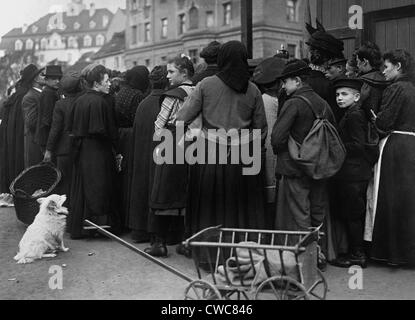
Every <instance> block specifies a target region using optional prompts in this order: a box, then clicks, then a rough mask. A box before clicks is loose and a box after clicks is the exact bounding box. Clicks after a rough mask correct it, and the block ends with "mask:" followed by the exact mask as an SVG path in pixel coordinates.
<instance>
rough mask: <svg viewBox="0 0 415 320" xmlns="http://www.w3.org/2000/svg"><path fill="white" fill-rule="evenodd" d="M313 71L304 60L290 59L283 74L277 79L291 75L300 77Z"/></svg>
mask: <svg viewBox="0 0 415 320" xmlns="http://www.w3.org/2000/svg"><path fill="white" fill-rule="evenodd" d="M310 72H311V68H310V67H309V66H308V64H307V63H305V62H304V61H302V60H296V61H290V62H288V63H287V64H286V66H285V68H284V70H283V71H282V73H281V75H280V76H278V77H277V79H280V80H283V79H287V78H291V77H298V76H303V75H308V74H310Z"/></svg>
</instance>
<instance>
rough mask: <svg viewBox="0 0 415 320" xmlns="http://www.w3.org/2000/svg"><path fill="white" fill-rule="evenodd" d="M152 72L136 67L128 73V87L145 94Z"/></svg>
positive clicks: (126, 76) (126, 77)
mask: <svg viewBox="0 0 415 320" xmlns="http://www.w3.org/2000/svg"><path fill="white" fill-rule="evenodd" d="M149 74H150V72H149V71H148V69H147V68H146V67H145V66H136V67H134V68H132V69H130V70H128V71H127V72H126V75H125V80H127V83H128V85H129V86H130V87H131V88H133V89H138V90H140V91H141V92H142V93H145V92H146V91H147V89H148V86H149V84H150V82H149V78H148V76H149Z"/></svg>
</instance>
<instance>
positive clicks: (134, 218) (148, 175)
mask: <svg viewBox="0 0 415 320" xmlns="http://www.w3.org/2000/svg"><path fill="white" fill-rule="evenodd" d="M149 78H150V82H151V85H152V91H151V93H150V95H149V96H148V97H147V98H145V99H144V100H143V101H142V102H141V103H140V105H139V106H138V108H137V112H136V115H135V119H134V126H133V136H132V140H133V144H132V148H131V158H130V159H131V161H130V166H129V168H128V172H129V173H130V181H129V186H130V192H129V195H130V197H129V204H128V215H127V227H128V228H129V229H131V230H132V231H133V233H132V239H133V240H134V241H135V242H138V243H140V242H147V241H148V240H149V235H148V232H147V230H148V228H147V221H148V215H149V213H150V208H149V199H150V191H151V186H152V183H153V177H154V166H155V163H154V161H153V151H154V147H155V143H154V142H153V135H154V122H155V121H156V119H157V116H158V114H159V113H160V99H161V96H162V94H163V93H164V92H165V90H166V89H167V87H168V83H169V82H168V80H167V68H166V66H156V67H155V68H154V69H153V70H152V71H151V73H150V77H149Z"/></svg>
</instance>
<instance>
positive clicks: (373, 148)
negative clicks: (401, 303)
mask: <svg viewBox="0 0 415 320" xmlns="http://www.w3.org/2000/svg"><path fill="white" fill-rule="evenodd" d="M308 30H309V32H310V40H309V41H308V42H307V44H308V46H309V49H310V50H309V51H310V54H309V59H303V60H298V59H293V60H289V59H288V58H287V57H286V56H285V55H284V54H281V53H279V54H276V56H274V57H271V58H268V59H264V60H263V61H262V62H261V63H260V64H259V65H258V66H256V69H255V70H252V68H250V66H249V64H248V52H247V50H246V48H245V46H244V45H243V44H242V43H241V42H239V41H230V42H227V43H224V44H221V43H219V42H216V41H215V42H212V43H210V44H209V45H208V46H207V47H206V48H205V49H204V50H203V51H202V52H201V57H202V58H203V59H204V60H205V62H206V64H205V65H204V68H196V66H194V65H193V63H192V61H191V60H190V58H189V57H187V56H185V55H178V56H177V57H175V58H172V59H171V60H169V61H168V63H167V65H159V66H156V67H154V68H153V69H152V70H151V72H149V71H148V69H147V68H146V67H144V66H136V67H133V68H132V69H130V70H128V71H127V72H125V73H124V74H121V75H120V74H119V73H115V72H112V71H110V70H108V69H106V68H105V67H104V66H102V65H98V64H91V65H89V66H88V67H86V68H85V69H84V70H82V72H79V73H77V72H69V73H65V74H63V73H62V70H61V68H60V67H59V66H47V67H46V68H45V69H42V70H40V69H38V68H37V67H36V66H34V65H29V66H27V67H26V68H25V69H24V70H23V71H22V73H21V79H20V81H19V82H18V83H17V84H16V87H15V92H14V93H12V94H11V95H10V97H9V98H8V100H7V101H6V102H5V104H4V106H3V108H2V114H1V119H2V122H1V125H0V192H8V190H9V185H10V184H11V182H12V181H13V179H15V177H16V176H18V175H19V173H21V171H22V170H24V169H25V168H29V167H31V166H33V165H37V164H39V163H40V162H42V161H44V162H52V163H54V164H55V165H56V166H57V168H58V169H59V170H60V171H61V173H62V180H61V182H60V184H59V185H58V187H57V189H56V190H55V191H54V192H55V193H60V194H66V195H67V196H68V207H69V210H70V216H69V225H68V232H69V233H70V236H71V238H72V239H81V238H84V237H86V236H90V232H89V231H87V230H85V228H84V220H85V219H89V220H91V221H93V222H95V223H97V224H99V225H101V226H109V227H111V230H112V232H114V233H116V234H120V233H123V232H126V231H131V237H132V240H134V241H135V242H137V243H150V246H149V247H148V248H147V249H146V252H147V253H148V254H151V255H153V256H157V257H166V256H167V255H168V249H167V247H168V246H169V245H177V252H178V253H179V254H183V255H187V256H188V255H189V254H190V252H189V251H188V249H186V248H185V247H184V246H182V245H181V242H182V241H183V240H184V239H185V238H187V237H190V236H191V235H193V234H195V233H197V232H199V231H201V230H202V229H205V228H208V227H212V226H217V225H222V226H225V227H231V228H244V229H274V230H275V229H276V230H291V231H304V230H309V228H312V227H319V226H321V225H323V226H324V229H325V234H326V236H325V241H324V243H322V254H321V255H320V267H321V268H324V261H325V259H327V260H328V261H329V262H331V263H332V264H333V265H336V266H339V267H346V268H347V267H350V266H351V265H360V266H362V267H366V265H367V260H368V258H371V259H374V260H380V261H385V262H387V263H388V264H390V265H394V266H401V265H413V264H415V238H414V237H412V235H413V233H414V232H415V215H414V214H413V213H412V210H415V188H414V185H413V181H415V160H414V159H415V85H414V68H415V64H414V61H413V58H412V57H411V55H410V54H409V53H408V52H407V51H405V50H402V49H397V50H392V51H390V52H387V53H385V54H383V55H382V53H381V52H380V50H379V48H378V46H377V45H376V44H374V43H371V42H367V43H364V44H363V45H362V46H361V47H360V48H359V49H358V50H357V51H356V52H355V53H354V54H353V56H352V57H349V59H346V57H345V56H344V53H343V51H344V45H343V42H342V41H340V40H338V39H336V38H335V37H333V36H332V35H330V34H329V33H327V32H326V31H325V30H324V28H323V27H322V26H321V25H319V27H318V28H317V29H313V28H311V27H310V28H308ZM195 69H196V70H195ZM317 118H318V119H320V118H324V119H326V120H327V121H328V122H329V123H331V124H332V125H333V126H334V127H335V128H336V130H337V132H338V135H339V137H340V139H341V141H342V143H343V145H344V148H345V151H346V156H345V160H344V162H343V163H342V166H341V168H340V170H338V171H337V173H336V174H335V175H334V176H332V177H331V178H329V179H316V178H313V177H310V176H309V175H308V174H307V173H306V172H305V171H304V170H302V168H301V166H300V165H299V164H298V163H297V161H296V159H295V158H294V157H293V156H292V154H291V151H290V150H291V148H290V144H292V143H296V144H297V145H299V146H301V144H302V143H303V142H304V140H305V139H306V138H307V136H308V135H309V133H310V131H311V130H312V128H313V127H314V125H315V121H316V119H317ZM179 122H182V123H184V124H185V126H186V128H189V129H192V128H193V129H194V128H197V129H199V130H200V131H202V132H203V131H207V130H209V129H224V130H225V131H226V132H229V131H230V130H234V129H236V130H238V132H240V131H241V130H243V129H249V130H251V131H252V130H257V131H259V132H260V140H261V154H260V157H261V163H262V169H261V171H260V172H259V173H258V174H255V175H244V174H243V169H244V166H245V164H243V163H239V164H235V163H230V162H229V161H228V162H227V163H226V164H224V163H221V162H220V161H216V162H209V161H201V162H200V163H195V164H189V163H186V162H185V163H181V162H180V161H176V160H177V159H178V158H179V154H178V153H177V152H176V151H175V152H174V154H173V163H164V164H159V163H156V162H155V160H154V156H155V154H157V153H159V152H160V141H161V139H158V137H160V136H161V135H162V132H164V133H165V132H166V130H167V131H168V132H170V133H171V134H172V136H173V137H174V145H175V146H177V145H179V140H180V137H178V136H177V134H176V133H177V132H178V131H179V130H178V127H177V124H178V123H179ZM194 139H196V137H194ZM209 139H210V140H211V141H214V142H215V143H219V142H218V141H219V140H220V137H215V136H213V137H212V136H211V135H210V136H209ZM212 139H213V140H212ZM249 143H250V144H252V143H253V141H250V142H249ZM185 146H186V144H185ZM185 146H184V147H185ZM228 148H229V146H228ZM174 150H178V149H177V148H174ZM214 150H216V149H214ZM217 150H219V147H218V148H217ZM209 156H212V155H211V154H204V155H203V157H206V158H207V157H209ZM230 156H231V155H230V152H229V149H228V157H230ZM411 170H414V171H411Z"/></svg>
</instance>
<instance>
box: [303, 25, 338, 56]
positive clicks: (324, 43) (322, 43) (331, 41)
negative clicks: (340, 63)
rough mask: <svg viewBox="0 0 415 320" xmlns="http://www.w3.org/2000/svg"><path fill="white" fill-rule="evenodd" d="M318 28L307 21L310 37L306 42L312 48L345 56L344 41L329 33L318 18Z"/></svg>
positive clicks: (333, 54)
mask: <svg viewBox="0 0 415 320" xmlns="http://www.w3.org/2000/svg"><path fill="white" fill-rule="evenodd" d="M316 24H317V28H313V27H312V26H311V25H310V24H308V23H306V28H307V30H308V32H309V34H310V39H309V40H308V41H307V42H306V44H307V45H309V46H310V47H312V48H315V49H318V50H322V51H325V52H327V53H329V54H330V55H332V56H334V57H343V51H344V43H343V41H342V40H339V39H337V38H335V37H334V36H332V35H331V34H329V33H328V32H327V31H326V29H325V28H324V26H323V25H322V24H321V23H320V21H318V20H316Z"/></svg>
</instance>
